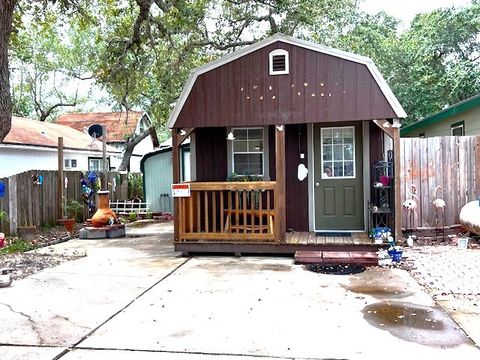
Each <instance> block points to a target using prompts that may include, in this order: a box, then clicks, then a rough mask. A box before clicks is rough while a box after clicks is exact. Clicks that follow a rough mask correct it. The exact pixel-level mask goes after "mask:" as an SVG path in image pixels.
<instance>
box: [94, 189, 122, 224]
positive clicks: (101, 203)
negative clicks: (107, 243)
mask: <svg viewBox="0 0 480 360" xmlns="http://www.w3.org/2000/svg"><path fill="white" fill-rule="evenodd" d="M97 195H98V210H97V212H96V213H95V214H94V215H93V216H92V225H93V227H102V226H105V225H108V224H109V223H110V219H113V220H114V221H116V220H117V216H116V215H115V213H114V212H113V210H112V209H110V203H109V199H110V197H109V192H108V190H102V191H99V192H98V193H97Z"/></svg>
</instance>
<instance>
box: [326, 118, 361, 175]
mask: <svg viewBox="0 0 480 360" xmlns="http://www.w3.org/2000/svg"><path fill="white" fill-rule="evenodd" d="M321 136H322V139H321V147H322V171H323V173H322V179H332V178H342V179H345V178H355V128H354V127H353V126H345V127H331V128H322V131H321Z"/></svg>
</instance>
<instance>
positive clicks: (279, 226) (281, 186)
mask: <svg viewBox="0 0 480 360" xmlns="http://www.w3.org/2000/svg"><path fill="white" fill-rule="evenodd" d="M275 176H276V179H275V180H276V187H275V211H276V214H275V240H276V241H277V242H285V233H286V213H285V204H286V199H285V125H276V126H275Z"/></svg>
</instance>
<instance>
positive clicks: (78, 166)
mask: <svg viewBox="0 0 480 360" xmlns="http://www.w3.org/2000/svg"><path fill="white" fill-rule="evenodd" d="M59 137H63V146H64V152H63V156H64V169H65V170H81V171H86V170H101V169H102V168H101V166H100V165H101V164H102V143H101V142H100V141H98V140H97V141H93V140H92V138H91V137H90V136H88V135H86V134H84V133H83V132H80V131H77V130H75V129H72V128H71V127H68V126H64V125H59V124H54V123H49V122H40V121H37V120H30V119H24V118H19V117H15V116H14V117H13V118H12V128H11V130H10V132H9V133H8V135H7V136H6V138H5V139H4V141H3V142H2V143H1V144H0V177H6V176H10V175H15V174H18V173H21V172H24V171H28V170H57V169H58V138H59ZM118 155H120V152H119V151H118V150H116V149H115V148H113V147H110V146H107V156H108V159H109V160H111V159H113V158H114V157H115V156H118Z"/></svg>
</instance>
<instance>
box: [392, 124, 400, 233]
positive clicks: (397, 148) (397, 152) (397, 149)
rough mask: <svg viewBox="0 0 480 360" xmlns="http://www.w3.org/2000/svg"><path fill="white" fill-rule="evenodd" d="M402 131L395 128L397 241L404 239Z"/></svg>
mask: <svg viewBox="0 0 480 360" xmlns="http://www.w3.org/2000/svg"><path fill="white" fill-rule="evenodd" d="M400 152H401V145H400V129H399V128H393V172H394V178H395V179H394V184H395V188H394V192H395V195H394V199H395V220H394V221H395V240H396V241H399V240H400V239H401V238H402V198H401V196H402V194H401V192H400V167H401V161H402V160H401V156H400Z"/></svg>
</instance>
